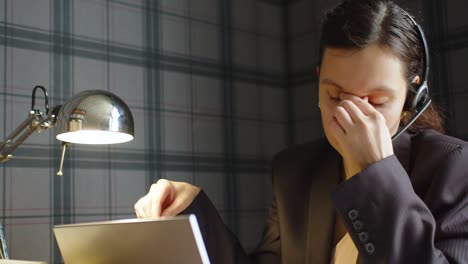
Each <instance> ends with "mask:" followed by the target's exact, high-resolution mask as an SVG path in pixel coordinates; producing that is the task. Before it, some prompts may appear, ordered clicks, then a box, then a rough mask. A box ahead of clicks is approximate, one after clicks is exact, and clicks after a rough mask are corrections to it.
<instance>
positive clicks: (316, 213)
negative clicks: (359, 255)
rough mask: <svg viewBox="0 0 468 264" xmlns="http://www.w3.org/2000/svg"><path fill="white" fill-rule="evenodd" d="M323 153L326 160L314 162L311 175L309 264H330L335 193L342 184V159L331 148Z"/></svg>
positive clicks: (307, 237) (308, 225) (308, 231)
mask: <svg viewBox="0 0 468 264" xmlns="http://www.w3.org/2000/svg"><path fill="white" fill-rule="evenodd" d="M326 148H327V149H326V151H324V152H323V153H322V155H321V156H322V157H323V159H320V160H316V161H312V163H313V164H314V165H315V166H312V168H313V169H314V171H310V172H309V175H308V176H309V177H310V181H309V184H310V188H309V190H310V192H309V201H308V206H307V207H306V208H308V221H307V229H306V232H307V234H306V256H305V260H306V263H314V264H315V263H319V264H320V263H323V264H328V263H330V254H331V251H332V248H333V236H334V229H335V215H336V212H335V206H334V204H333V202H332V199H331V194H332V191H333V190H334V189H335V187H336V185H337V184H338V183H339V182H340V180H341V174H342V159H341V157H340V156H339V154H338V152H336V151H335V150H334V149H333V148H332V147H331V146H330V145H328V144H327V147H326Z"/></svg>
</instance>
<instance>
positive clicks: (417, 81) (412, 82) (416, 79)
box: [411, 75, 421, 84]
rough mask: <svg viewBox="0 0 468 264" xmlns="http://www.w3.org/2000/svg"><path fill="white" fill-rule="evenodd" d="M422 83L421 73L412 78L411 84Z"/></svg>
mask: <svg viewBox="0 0 468 264" xmlns="http://www.w3.org/2000/svg"><path fill="white" fill-rule="evenodd" d="M420 83H421V77H419V75H416V76H414V78H413V80H411V84H420Z"/></svg>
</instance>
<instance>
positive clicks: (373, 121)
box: [330, 93, 393, 177]
mask: <svg viewBox="0 0 468 264" xmlns="http://www.w3.org/2000/svg"><path fill="white" fill-rule="evenodd" d="M340 100H341V102H340V103H339V104H338V106H337V107H336V108H335V112H334V113H333V117H334V118H333V120H332V121H331V124H330V129H331V132H332V133H333V134H334V137H335V139H336V140H337V142H338V144H339V145H340V152H341V153H340V154H341V156H342V157H343V160H344V161H345V165H346V163H347V162H348V165H349V167H348V169H349V170H351V171H348V172H347V173H350V175H349V177H351V176H354V175H355V174H357V173H359V172H360V171H362V170H363V169H365V168H367V167H368V166H369V165H371V164H373V163H375V162H377V161H379V160H382V159H384V158H386V157H388V156H390V155H392V154H393V145H392V139H391V135H390V131H389V129H388V127H387V125H386V123H385V118H384V117H383V115H382V114H381V113H380V112H379V111H377V110H376V109H375V108H374V107H373V106H372V105H371V104H370V103H369V102H368V100H367V98H360V97H357V96H354V95H351V94H346V93H341V94H340Z"/></svg>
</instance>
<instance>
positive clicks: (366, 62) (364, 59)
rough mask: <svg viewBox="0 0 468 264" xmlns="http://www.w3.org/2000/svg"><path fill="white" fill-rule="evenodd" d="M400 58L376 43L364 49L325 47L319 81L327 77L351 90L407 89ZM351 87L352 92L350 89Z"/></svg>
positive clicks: (396, 90)
mask: <svg viewBox="0 0 468 264" xmlns="http://www.w3.org/2000/svg"><path fill="white" fill-rule="evenodd" d="M403 72H404V71H403V65H402V62H401V60H400V59H399V58H398V57H397V56H396V55H394V54H393V53H392V52H391V51H390V50H388V49H386V48H383V47H381V46H378V45H371V46H369V47H366V48H363V49H335V48H326V49H325V51H324V56H323V60H322V65H321V67H320V80H324V79H329V80H333V81H334V82H336V83H338V84H340V85H341V86H343V87H344V88H346V89H348V90H349V92H352V91H354V90H356V89H358V90H359V91H367V90H372V89H376V88H379V87H389V88H391V89H394V90H395V92H398V91H399V90H400V89H405V88H406V79H405V78H404V74H403ZM351 90H352V91H351Z"/></svg>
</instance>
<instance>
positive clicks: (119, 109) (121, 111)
mask: <svg viewBox="0 0 468 264" xmlns="http://www.w3.org/2000/svg"><path fill="white" fill-rule="evenodd" d="M38 89H41V90H42V91H43V92H44V96H45V114H44V113H42V112H41V111H40V110H39V109H36V108H35V100H36V91H37V90H38ZM53 126H57V129H56V137H57V139H58V140H60V141H62V155H61V159H60V168H59V171H58V172H57V175H59V176H60V175H62V166H63V159H64V157H65V150H66V148H67V147H68V145H69V143H77V144H115V143H123V142H127V141H130V140H132V139H133V134H134V130H133V117H132V113H131V112H130V109H129V108H128V106H127V105H126V104H125V103H124V101H122V99H120V98H119V97H118V96H116V95H114V94H112V93H110V92H107V91H102V90H89V91H83V92H80V93H78V94H76V95H75V96H73V97H72V98H70V99H69V100H68V101H66V102H65V103H64V104H63V105H58V106H55V107H53V108H52V110H50V109H49V95H48V94H47V90H46V89H45V88H44V87H42V86H36V87H34V88H33V92H32V103H31V111H30V112H29V115H28V117H27V118H26V120H24V121H23V123H21V124H20V125H19V126H18V127H17V128H16V129H15V130H14V131H13V132H12V133H11V134H10V135H9V136H8V137H7V138H6V140H4V141H3V142H1V143H0V163H3V162H6V161H8V160H10V159H11V158H12V157H13V156H12V155H11V153H12V152H13V151H14V150H15V149H16V148H17V147H18V146H19V145H20V144H22V143H23V142H24V141H25V140H26V139H27V138H28V137H29V136H30V135H31V134H32V133H34V132H38V133H40V132H42V131H44V130H46V129H49V128H51V127H53Z"/></svg>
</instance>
